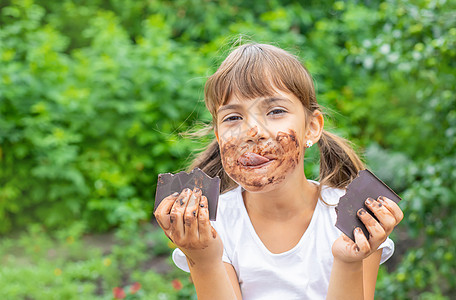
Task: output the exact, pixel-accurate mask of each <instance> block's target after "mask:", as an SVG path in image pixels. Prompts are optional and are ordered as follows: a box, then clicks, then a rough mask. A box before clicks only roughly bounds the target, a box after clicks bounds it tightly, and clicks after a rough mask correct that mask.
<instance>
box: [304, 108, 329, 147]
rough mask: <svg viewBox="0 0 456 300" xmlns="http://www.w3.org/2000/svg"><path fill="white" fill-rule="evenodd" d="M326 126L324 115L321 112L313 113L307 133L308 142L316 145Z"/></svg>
mask: <svg viewBox="0 0 456 300" xmlns="http://www.w3.org/2000/svg"><path fill="white" fill-rule="evenodd" d="M324 125H325V121H324V118H323V114H322V113H321V111H319V110H315V111H314V112H313V113H312V116H311V119H310V123H309V127H308V129H307V132H306V141H307V140H311V141H312V143H314V144H316V143H317V142H318V141H319V140H320V137H321V134H322V132H323V127H324Z"/></svg>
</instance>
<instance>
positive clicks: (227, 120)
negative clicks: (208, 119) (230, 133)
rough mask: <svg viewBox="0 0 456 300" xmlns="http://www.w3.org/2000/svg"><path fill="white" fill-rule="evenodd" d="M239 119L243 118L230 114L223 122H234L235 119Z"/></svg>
mask: <svg viewBox="0 0 456 300" xmlns="http://www.w3.org/2000/svg"><path fill="white" fill-rule="evenodd" d="M238 120H242V118H241V117H240V116H229V117H228V118H225V119H223V121H222V123H223V122H233V121H238Z"/></svg>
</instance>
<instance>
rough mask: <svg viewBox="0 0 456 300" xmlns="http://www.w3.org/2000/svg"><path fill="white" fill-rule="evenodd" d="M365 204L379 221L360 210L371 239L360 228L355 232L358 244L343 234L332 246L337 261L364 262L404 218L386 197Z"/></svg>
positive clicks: (370, 199) (396, 206) (359, 212)
mask: <svg viewBox="0 0 456 300" xmlns="http://www.w3.org/2000/svg"><path fill="white" fill-rule="evenodd" d="M365 203H366V206H367V207H368V208H369V210H370V211H372V212H373V213H374V215H375V216H376V217H377V219H378V221H377V220H375V219H374V217H372V216H371V215H370V214H369V213H368V212H367V211H366V210H365V209H364V208H361V209H360V210H358V217H359V219H360V220H361V221H362V222H363V223H364V225H365V226H366V228H367V230H368V231H369V234H370V237H369V239H367V238H366V236H365V235H364V233H363V231H362V230H361V229H360V228H359V227H357V228H355V230H354V235H355V242H356V243H355V242H353V241H352V240H351V239H350V238H348V237H347V236H346V235H345V234H342V235H341V236H340V237H339V238H338V239H337V240H336V241H335V242H334V244H333V246H332V253H333V255H334V258H335V259H339V260H341V261H344V262H348V263H349V262H356V261H362V260H363V259H364V258H366V257H368V256H369V255H371V254H372V253H374V252H375V251H377V249H378V247H379V246H380V245H381V244H382V243H383V242H384V241H385V240H386V238H387V237H388V235H389V234H390V233H391V232H392V231H393V229H394V227H395V226H396V225H397V224H399V222H400V221H401V220H402V218H403V217H404V214H403V213H402V210H401V209H400V207H399V206H398V205H397V204H396V203H395V202H394V201H392V200H390V199H388V198H386V197H382V196H380V197H378V199H377V200H374V199H372V198H368V199H367V200H366V201H365Z"/></svg>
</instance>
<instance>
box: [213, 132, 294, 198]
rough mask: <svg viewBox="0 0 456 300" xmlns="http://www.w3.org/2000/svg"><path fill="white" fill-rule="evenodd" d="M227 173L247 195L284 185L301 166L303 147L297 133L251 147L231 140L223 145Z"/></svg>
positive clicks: (223, 161) (233, 139)
mask: <svg viewBox="0 0 456 300" xmlns="http://www.w3.org/2000/svg"><path fill="white" fill-rule="evenodd" d="M220 146H221V147H220V148H221V149H220V153H221V157H222V164H223V168H224V169H225V172H226V173H227V174H228V175H229V176H230V177H231V178H232V179H233V180H234V181H236V182H237V183H238V184H240V185H241V186H242V187H243V188H244V189H246V190H248V191H258V190H261V189H262V188H263V187H265V186H266V185H276V184H278V183H280V182H282V181H283V180H284V179H285V177H286V175H287V174H288V173H290V172H291V171H292V170H293V169H294V168H295V167H296V166H297V164H298V163H299V161H300V157H301V147H300V144H299V141H298V138H297V136H296V132H295V131H294V130H289V132H288V133H285V132H281V131H279V132H278V133H277V135H276V137H275V139H274V140H269V141H267V142H265V143H259V144H255V145H248V144H246V143H245V142H244V140H243V139H242V138H237V137H230V138H228V139H226V140H224V141H221V144H220Z"/></svg>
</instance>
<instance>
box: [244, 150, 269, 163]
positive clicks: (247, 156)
mask: <svg viewBox="0 0 456 300" xmlns="http://www.w3.org/2000/svg"><path fill="white" fill-rule="evenodd" d="M238 161H239V162H240V163H241V164H242V165H244V166H258V165H261V164H264V163H267V162H268V161H269V159H267V158H266V157H264V156H261V155H258V154H255V153H252V152H246V153H244V154H243V155H242V156H241V157H239V160H238Z"/></svg>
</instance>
